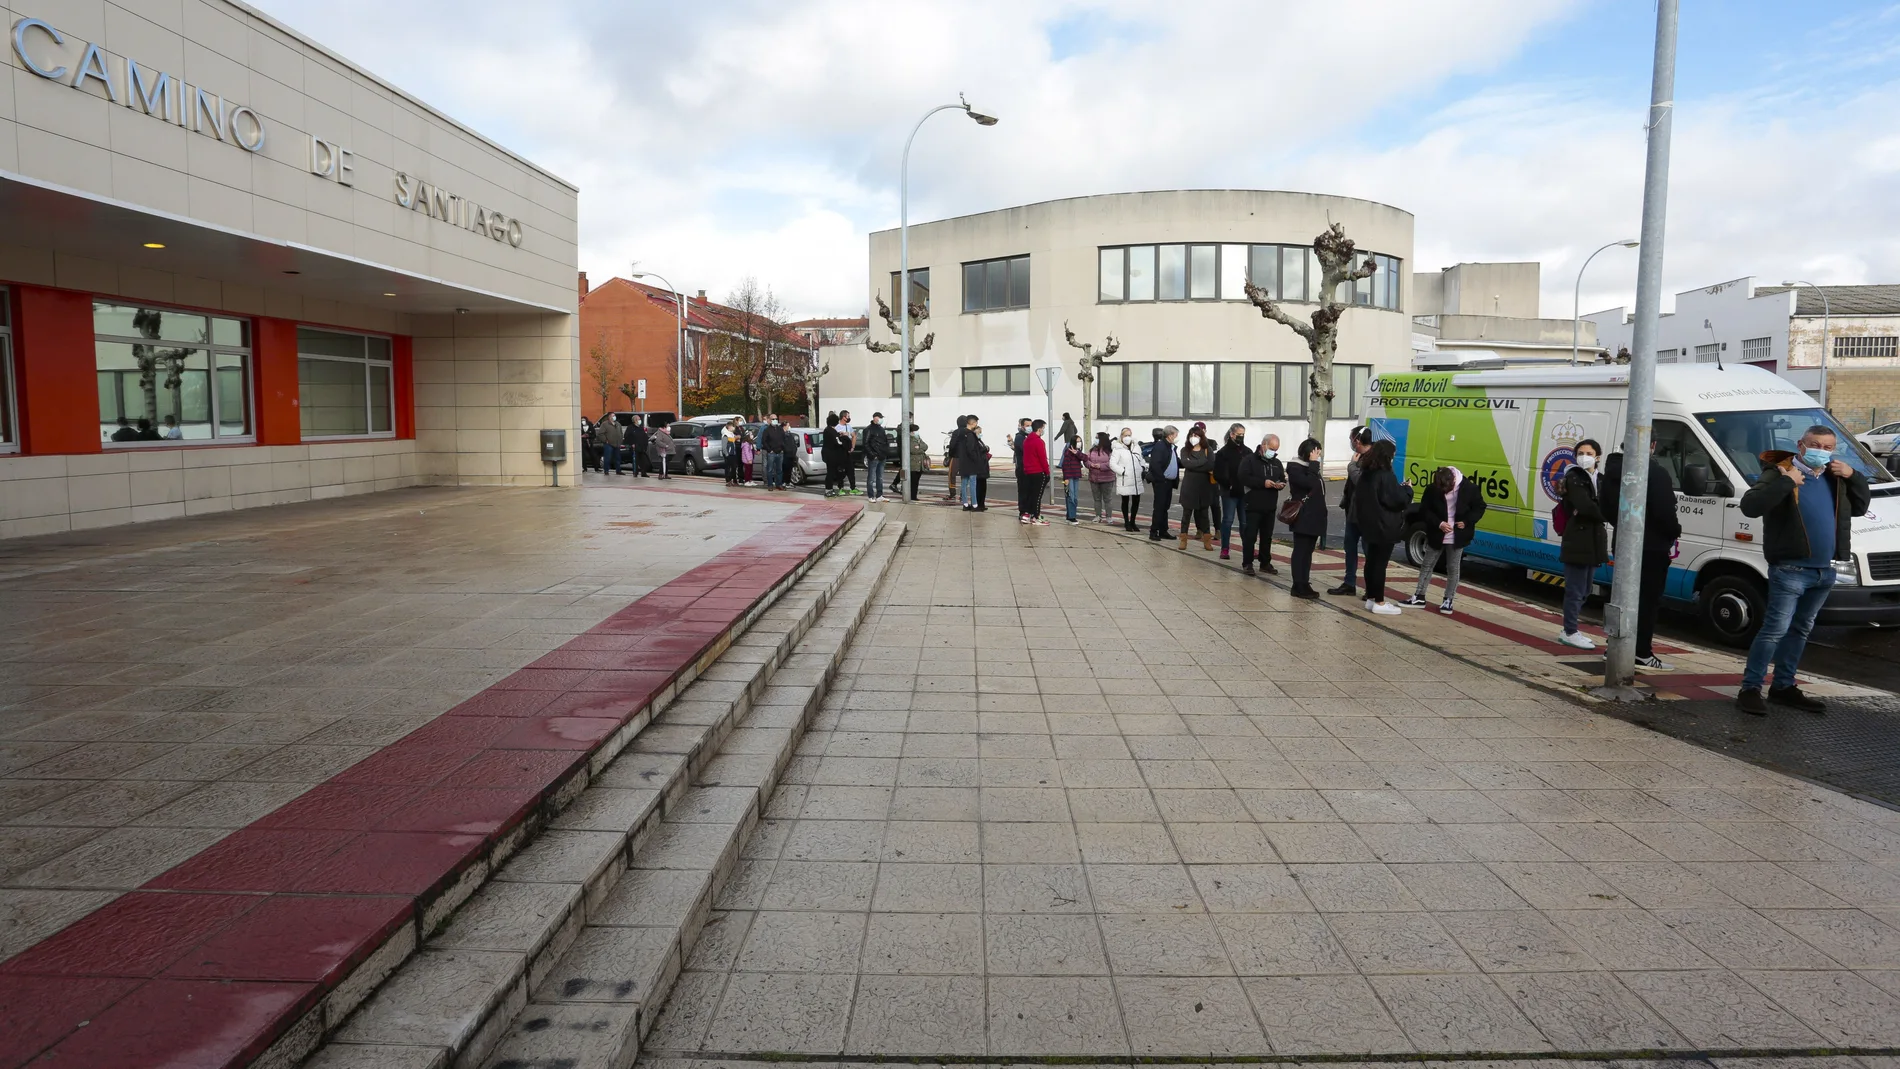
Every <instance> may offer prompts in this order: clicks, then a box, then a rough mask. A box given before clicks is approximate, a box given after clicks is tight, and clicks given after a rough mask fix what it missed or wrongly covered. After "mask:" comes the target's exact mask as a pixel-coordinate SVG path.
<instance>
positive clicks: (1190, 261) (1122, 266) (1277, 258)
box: [1096, 243, 1404, 311]
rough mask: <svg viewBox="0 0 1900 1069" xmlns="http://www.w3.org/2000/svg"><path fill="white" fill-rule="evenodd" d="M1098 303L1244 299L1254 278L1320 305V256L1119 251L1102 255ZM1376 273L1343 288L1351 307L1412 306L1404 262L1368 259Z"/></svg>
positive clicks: (1252, 249) (1206, 247) (1281, 294)
mask: <svg viewBox="0 0 1900 1069" xmlns="http://www.w3.org/2000/svg"><path fill="white" fill-rule="evenodd" d="M1097 255H1098V261H1097V277H1098V278H1099V280H1100V285H1099V287H1098V290H1097V295H1096V299H1097V301H1098V302H1099V303H1102V304H1127V303H1138V302H1146V301H1244V300H1246V299H1247V290H1246V286H1247V283H1248V281H1249V280H1251V281H1252V282H1253V283H1254V285H1256V286H1259V287H1260V288H1261V289H1264V290H1266V291H1267V292H1268V293H1269V294H1271V295H1272V296H1273V297H1274V298H1275V299H1276V300H1282V301H1299V302H1304V303H1315V304H1316V303H1318V302H1319V282H1320V275H1321V271H1320V264H1319V254H1318V253H1315V252H1314V251H1313V250H1312V249H1311V248H1310V247H1307V246H1304V245H1220V244H1213V243H1207V244H1193V243H1182V244H1178V245H1115V246H1104V247H1102V248H1101V249H1099V250H1098V252H1097ZM1367 260H1371V261H1373V263H1374V264H1375V265H1376V269H1375V270H1374V271H1373V273H1372V274H1371V275H1369V276H1367V277H1366V278H1362V279H1359V280H1358V281H1356V282H1350V283H1346V282H1342V283H1340V291H1339V294H1338V298H1339V300H1341V301H1344V302H1345V303H1347V304H1353V305H1363V306H1365V307H1369V308H1383V309H1386V310H1388V311H1398V310H1399V309H1401V308H1402V307H1403V306H1404V302H1403V297H1404V286H1403V284H1402V283H1401V281H1400V271H1401V270H1402V268H1403V266H1404V262H1403V261H1402V260H1400V259H1399V258H1398V257H1396V256H1387V255H1384V254H1383V253H1360V254H1358V262H1359V263H1360V264H1364V263H1365V262H1366V261H1367Z"/></svg>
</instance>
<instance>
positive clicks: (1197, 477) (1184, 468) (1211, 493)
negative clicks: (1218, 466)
mask: <svg viewBox="0 0 1900 1069" xmlns="http://www.w3.org/2000/svg"><path fill="white" fill-rule="evenodd" d="M1218 489H1219V488H1218V487H1216V486H1215V485H1214V447H1213V445H1212V444H1211V443H1209V442H1208V440H1207V424H1205V423H1196V424H1195V425H1194V426H1192V427H1190V428H1188V438H1187V448H1185V449H1183V450H1181V548H1182V549H1186V548H1187V546H1188V519H1189V518H1190V517H1192V518H1193V520H1194V530H1195V532H1196V533H1197V534H1199V535H1200V537H1201V548H1202V549H1204V550H1207V551H1208V552H1210V553H1211V552H1213V550H1214V509H1216V508H1218V507H1219V504H1218V502H1217V501H1216V493H1217V491H1218Z"/></svg>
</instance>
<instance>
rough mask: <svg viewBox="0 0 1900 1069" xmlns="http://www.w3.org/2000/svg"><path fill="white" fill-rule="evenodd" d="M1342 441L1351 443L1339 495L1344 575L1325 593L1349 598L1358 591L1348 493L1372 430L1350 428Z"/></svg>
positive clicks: (1355, 536) (1356, 478)
mask: <svg viewBox="0 0 1900 1069" xmlns="http://www.w3.org/2000/svg"><path fill="white" fill-rule="evenodd" d="M1346 441H1347V442H1348V443H1350V444H1351V445H1352V455H1351V456H1350V457H1348V458H1346V488H1345V490H1344V491H1343V492H1342V493H1341V494H1340V497H1339V508H1340V510H1341V511H1343V512H1344V513H1345V514H1346V544H1345V549H1346V574H1345V576H1344V577H1343V578H1341V579H1340V581H1339V585H1338V586H1336V587H1334V588H1332V589H1331V590H1328V591H1327V593H1328V594H1333V595H1336V596H1338V597H1344V598H1350V597H1355V596H1357V594H1358V590H1359V525H1358V524H1356V523H1354V522H1352V492H1353V491H1354V490H1356V489H1358V487H1359V458H1360V457H1361V456H1362V455H1364V453H1365V451H1366V450H1368V449H1370V448H1372V432H1371V431H1370V430H1368V429H1367V428H1365V427H1354V428H1353V429H1352V433H1351V434H1349V435H1347V437H1346Z"/></svg>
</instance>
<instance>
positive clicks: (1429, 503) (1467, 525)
mask: <svg viewBox="0 0 1900 1069" xmlns="http://www.w3.org/2000/svg"><path fill="white" fill-rule="evenodd" d="M1451 470H1453V471H1458V469H1457V468H1453V469H1451ZM1453 493H1454V494H1455V495H1456V496H1457V500H1456V501H1455V502H1450V503H1448V502H1446V500H1445V495H1444V494H1441V493H1439V492H1438V490H1437V488H1436V487H1427V488H1426V489H1425V496H1424V498H1423V499H1422V500H1421V501H1420V502H1419V515H1420V517H1421V518H1422V519H1423V520H1424V521H1425V525H1426V527H1428V528H1430V529H1431V530H1433V531H1437V530H1438V525H1439V524H1441V523H1444V522H1446V521H1447V520H1449V521H1450V522H1451V523H1453V524H1460V523H1462V524H1464V526H1463V527H1456V526H1454V527H1453V528H1452V532H1451V547H1452V548H1453V549H1463V548H1465V547H1466V546H1468V545H1470V544H1471V540H1472V538H1473V537H1475V536H1476V535H1477V533H1478V521H1479V520H1481V519H1483V518H1484V510H1485V508H1486V505H1485V503H1484V495H1483V494H1481V493H1479V492H1478V484H1477V483H1474V482H1472V481H1471V480H1470V479H1468V478H1466V477H1465V475H1464V473H1463V472H1458V488H1457V489H1456V490H1454V491H1453ZM1436 541H1438V542H1439V543H1440V544H1441V545H1442V544H1443V536H1442V534H1441V536H1440V538H1439V539H1437V540H1436Z"/></svg>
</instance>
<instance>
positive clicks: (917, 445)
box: [910, 423, 930, 501]
mask: <svg viewBox="0 0 1900 1069" xmlns="http://www.w3.org/2000/svg"><path fill="white" fill-rule="evenodd" d="M929 470H930V447H929V446H927V445H925V444H924V436H923V435H921V434H918V433H917V425H916V424H915V423H913V424H911V425H910V499H911V500H912V501H915V500H917V484H918V483H920V482H922V481H923V478H924V472H927V471H929Z"/></svg>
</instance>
